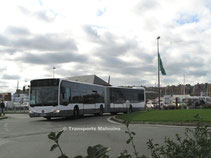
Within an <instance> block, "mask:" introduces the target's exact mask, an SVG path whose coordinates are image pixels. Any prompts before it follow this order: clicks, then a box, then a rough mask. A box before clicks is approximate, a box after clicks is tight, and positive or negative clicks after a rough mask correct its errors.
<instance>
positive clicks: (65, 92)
mask: <svg viewBox="0 0 211 158" xmlns="http://www.w3.org/2000/svg"><path fill="white" fill-rule="evenodd" d="M70 98H71V94H70V88H65V87H61V104H62V105H68V103H69V102H70Z"/></svg>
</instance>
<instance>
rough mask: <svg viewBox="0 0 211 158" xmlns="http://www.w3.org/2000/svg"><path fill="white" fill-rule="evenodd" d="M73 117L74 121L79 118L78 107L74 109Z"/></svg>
mask: <svg viewBox="0 0 211 158" xmlns="http://www.w3.org/2000/svg"><path fill="white" fill-rule="evenodd" d="M73 117H74V119H77V118H79V109H78V107H75V108H74V111H73Z"/></svg>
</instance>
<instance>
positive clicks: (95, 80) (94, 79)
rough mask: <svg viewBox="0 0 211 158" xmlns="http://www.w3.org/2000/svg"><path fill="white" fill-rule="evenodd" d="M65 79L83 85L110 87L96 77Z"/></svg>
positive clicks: (86, 76)
mask: <svg viewBox="0 0 211 158" xmlns="http://www.w3.org/2000/svg"><path fill="white" fill-rule="evenodd" d="M67 79H69V80H72V81H79V82H84V83H91V84H97V85H102V86H111V85H110V84H109V83H107V82H106V81H104V80H103V79H101V78H100V77H98V76H96V75H85V76H74V77H67Z"/></svg>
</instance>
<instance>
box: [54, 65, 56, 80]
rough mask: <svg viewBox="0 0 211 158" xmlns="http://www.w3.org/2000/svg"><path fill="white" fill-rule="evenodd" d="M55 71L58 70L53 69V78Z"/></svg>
mask: <svg viewBox="0 0 211 158" xmlns="http://www.w3.org/2000/svg"><path fill="white" fill-rule="evenodd" d="M55 70H56V68H55V67H53V78H54V74H55Z"/></svg>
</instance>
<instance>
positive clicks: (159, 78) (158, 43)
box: [157, 36, 160, 109]
mask: <svg viewBox="0 0 211 158" xmlns="http://www.w3.org/2000/svg"><path fill="white" fill-rule="evenodd" d="M159 39H160V36H158V37H157V54H158V105H159V109H160V59H159Z"/></svg>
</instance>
